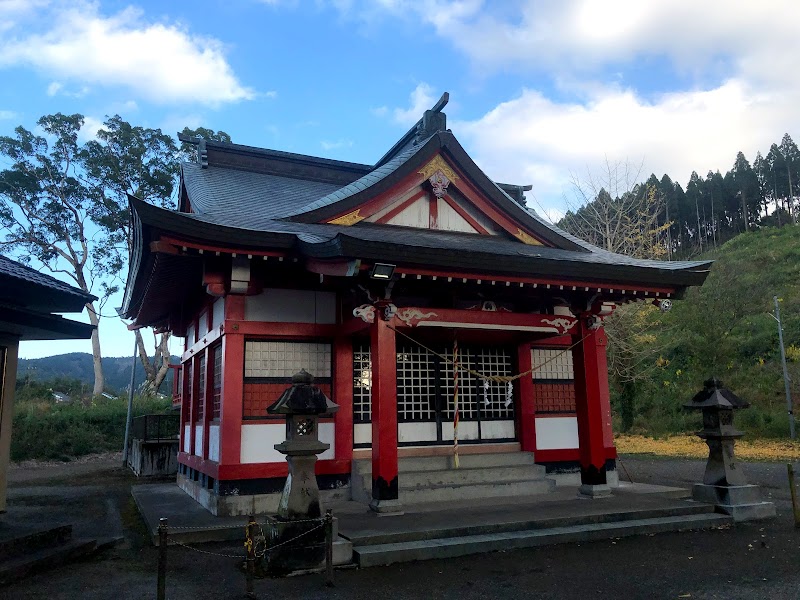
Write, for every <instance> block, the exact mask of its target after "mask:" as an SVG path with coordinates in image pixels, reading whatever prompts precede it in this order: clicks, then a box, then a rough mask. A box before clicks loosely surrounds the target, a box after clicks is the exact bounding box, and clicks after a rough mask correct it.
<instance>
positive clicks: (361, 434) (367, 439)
mask: <svg viewBox="0 0 800 600" xmlns="http://www.w3.org/2000/svg"><path fill="white" fill-rule="evenodd" d="M371 443H372V423H356V424H355V425H354V426H353V444H371Z"/></svg>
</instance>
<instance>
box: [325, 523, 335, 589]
mask: <svg viewBox="0 0 800 600" xmlns="http://www.w3.org/2000/svg"><path fill="white" fill-rule="evenodd" d="M325 585H327V586H328V587H333V515H332V514H331V510H330V509H328V510H326V511H325Z"/></svg>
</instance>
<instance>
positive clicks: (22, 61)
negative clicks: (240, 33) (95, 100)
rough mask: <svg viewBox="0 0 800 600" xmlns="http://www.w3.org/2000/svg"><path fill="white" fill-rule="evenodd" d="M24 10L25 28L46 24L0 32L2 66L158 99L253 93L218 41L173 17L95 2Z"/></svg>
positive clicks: (220, 99) (208, 100) (210, 101)
mask: <svg viewBox="0 0 800 600" xmlns="http://www.w3.org/2000/svg"><path fill="white" fill-rule="evenodd" d="M0 9H2V6H0ZM2 14H3V12H2V10H0V15H2ZM32 16H35V17H36V18H35V19H34V18H31V17H32ZM27 17H28V21H26V24H27V25H28V27H35V26H36V24H37V23H44V24H45V30H44V31H37V32H32V31H31V30H30V29H28V31H27V32H25V31H24V29H22V28H19V27H17V28H15V31H18V30H23V34H22V35H17V36H14V37H12V36H10V35H3V36H0V67H3V66H6V67H8V66H16V65H28V66H31V67H33V68H35V69H37V70H39V71H41V72H43V73H45V74H48V75H50V76H55V77H56V78H57V81H58V82H59V84H60V85H63V84H62V83H61V82H66V81H72V82H75V83H77V84H78V85H79V86H82V87H81V88H80V89H83V87H85V86H88V85H100V86H107V87H112V86H120V87H124V88H128V89H129V90H131V91H133V92H135V93H136V94H138V95H139V96H141V97H142V98H146V99H148V100H150V101H151V102H156V103H165V104H166V103H187V102H191V103H201V104H207V105H212V106H213V105H218V104H221V103H225V102H235V101H239V100H247V99H251V98H253V97H255V92H254V91H253V90H251V89H249V88H247V87H245V86H243V85H242V84H241V83H240V82H239V80H238V79H237V77H236V75H235V74H234V72H233V69H232V68H231V66H230V65H229V64H228V62H227V60H226V58H225V48H224V46H223V44H222V43H221V42H219V41H218V40H216V39H213V38H208V37H202V36H198V35H194V34H192V33H190V32H189V31H187V30H186V29H185V28H184V27H182V26H180V25H178V24H174V23H153V22H146V21H145V20H144V18H143V15H142V11H141V10H139V9H135V8H130V7H129V8H126V9H125V10H122V11H121V12H119V13H116V14H114V15H111V16H105V15H102V14H100V12H99V9H98V5H97V4H95V3H88V2H77V3H74V2H73V3H56V4H53V5H51V6H49V7H47V8H45V9H43V10H40V11H39V12H38V13H36V14H35V15H30V14H28V15H27ZM2 31H3V30H2V29H0V32H2ZM6 33H7V32H6ZM51 87H52V84H51ZM60 89H61V88H59V87H56V88H53V90H52V91H53V93H57V92H58V91H59V90H60ZM49 91H50V90H49Z"/></svg>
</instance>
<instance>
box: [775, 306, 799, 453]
mask: <svg viewBox="0 0 800 600" xmlns="http://www.w3.org/2000/svg"><path fill="white" fill-rule="evenodd" d="M772 298H773V300H775V320H776V321H777V322H778V342H779V343H780V346H781V364H782V365H783V385H784V387H785V388H786V410H787V411H788V412H789V436H790V437H791V438H792V439H794V438H795V432H794V408H793V406H792V392H791V390H790V389H789V371H788V370H787V369H786V351H785V350H784V349H783V326H782V325H781V311H780V308H778V297H777V296H773V297H772Z"/></svg>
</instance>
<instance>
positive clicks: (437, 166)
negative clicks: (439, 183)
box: [418, 154, 458, 181]
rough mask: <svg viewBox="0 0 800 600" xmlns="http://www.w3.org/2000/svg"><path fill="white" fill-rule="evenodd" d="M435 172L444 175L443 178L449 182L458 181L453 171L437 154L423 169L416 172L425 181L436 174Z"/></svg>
mask: <svg viewBox="0 0 800 600" xmlns="http://www.w3.org/2000/svg"><path fill="white" fill-rule="evenodd" d="M436 171H441V172H442V173H444V176H445V177H447V178H448V179H449V180H450V181H455V180H456V179H458V175H456V174H455V171H453V169H451V168H450V165H448V164H447V163H446V162H445V160H444V159H443V158H442V157H441V155H440V154H437V155H436V156H434V157H433V159H432V160H431V161H430V162H429V163H428V164H427V165H425V166H424V167H422V168H421V169H420V170H419V171H418V172H419V174H420V175H422V176H423V177H424V178H425V179H429V178H430V177H431V175H433V174H434V173H436Z"/></svg>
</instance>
